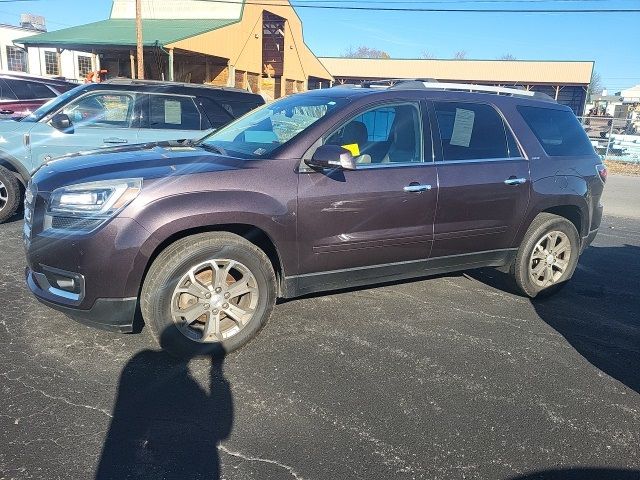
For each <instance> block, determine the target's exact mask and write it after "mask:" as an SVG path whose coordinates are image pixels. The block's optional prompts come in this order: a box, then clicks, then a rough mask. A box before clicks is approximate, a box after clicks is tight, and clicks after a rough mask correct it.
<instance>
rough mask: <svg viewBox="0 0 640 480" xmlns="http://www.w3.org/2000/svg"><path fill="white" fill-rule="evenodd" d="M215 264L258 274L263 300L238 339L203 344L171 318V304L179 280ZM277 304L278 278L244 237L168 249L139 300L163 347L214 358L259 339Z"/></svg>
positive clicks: (212, 237)
mask: <svg viewBox="0 0 640 480" xmlns="http://www.w3.org/2000/svg"><path fill="white" fill-rule="evenodd" d="M212 259H229V260H235V261H237V262H240V263H241V264H243V265H244V266H246V267H247V268H248V269H249V270H250V272H251V273H252V274H253V276H254V277H255V280H256V284H257V287H258V291H259V294H258V301H257V305H256V307H255V309H254V313H253V316H252V317H251V319H250V320H249V321H248V323H246V324H245V325H244V326H243V327H242V329H241V330H240V331H239V332H238V333H236V334H235V335H233V336H231V337H230V338H227V339H225V340H223V341H219V342H210V343H203V342H198V341H195V340H192V339H190V338H187V336H186V335H184V334H183V333H182V332H181V331H180V330H179V329H178V327H177V325H176V324H175V323H174V321H173V320H172V317H171V301H172V295H173V292H174V289H175V288H176V286H177V285H178V282H179V281H180V278H182V276H183V275H185V274H186V273H187V272H188V271H189V269H190V268H192V267H194V266H196V265H198V264H200V263H202V262H206V261H208V260H212ZM275 300H276V276H275V273H274V271H273V267H272V265H271V262H270V261H269V258H268V257H267V256H266V254H265V253H264V252H263V251H262V250H261V249H259V248H258V247H257V246H255V245H254V244H252V243H250V242H248V241H247V240H245V239H244V238H242V237H240V236H239V235H235V234H232V233H228V232H213V233H202V234H197V235H192V236H189V237H186V238H183V239H180V240H178V241H176V242H175V243H172V244H171V245H169V246H168V247H167V248H166V249H165V250H164V251H162V253H160V255H158V257H157V258H156V259H155V261H154V262H153V264H152V265H151V268H150V269H149V272H148V273H147V276H146V279H145V281H144V285H143V287H142V292H141V296H140V309H141V311H142V316H143V318H144V320H145V323H146V324H147V325H148V326H149V328H150V330H151V333H152V334H153V336H154V338H155V339H156V341H157V342H158V344H159V345H160V346H161V347H162V348H163V349H164V350H166V351H167V352H169V353H170V354H172V355H174V356H176V357H179V358H190V357H194V356H202V355H208V356H209V355H210V356H214V357H222V356H224V355H226V354H228V353H231V352H233V351H235V350H237V349H239V348H240V347H242V346H243V345H245V344H246V343H247V342H249V340H251V339H252V338H253V337H255V336H256V335H257V333H258V332H259V331H260V329H261V328H262V327H263V326H264V325H265V323H266V322H267V320H268V319H269V316H270V315H271V311H272V310H273V306H274V304H275Z"/></svg>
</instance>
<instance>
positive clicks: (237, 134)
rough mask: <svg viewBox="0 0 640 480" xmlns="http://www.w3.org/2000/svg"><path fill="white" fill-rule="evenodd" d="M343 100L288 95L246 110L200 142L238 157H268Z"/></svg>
mask: <svg viewBox="0 0 640 480" xmlns="http://www.w3.org/2000/svg"><path fill="white" fill-rule="evenodd" d="M346 102H347V99H345V98H338V99H336V98H332V97H319V96H316V95H311V96H309V95H304V94H302V95H292V96H291V97H287V98H283V99H281V100H277V101H275V102H273V103H270V104H267V105H264V106H262V107H260V108H258V109H256V110H253V111H252V112H249V113H248V114H246V115H245V116H243V117H241V118H239V119H238V120H236V121H235V122H232V123H230V124H229V125H227V126H226V127H224V128H222V129H220V130H218V131H216V132H214V133H212V134H211V135H209V136H208V137H205V138H204V139H203V140H202V142H201V143H202V145H203V146H204V147H207V146H209V147H213V148H216V149H218V150H220V151H223V152H226V153H228V154H229V155H233V156H238V157H241V158H260V157H268V156H269V154H271V152H273V151H274V150H275V149H276V148H278V147H280V146H281V145H283V144H285V143H286V142H288V141H289V140H291V139H293V138H294V137H296V136H297V135H299V134H300V133H302V132H303V131H304V130H305V129H306V128H308V127H309V126H310V125H312V124H314V123H315V122H317V121H318V120H320V119H321V118H322V117H324V116H325V115H327V114H328V113H329V112H331V111H332V110H334V109H335V108H337V107H339V106H341V105H344V104H345V103H346Z"/></svg>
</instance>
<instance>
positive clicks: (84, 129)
mask: <svg viewBox="0 0 640 480" xmlns="http://www.w3.org/2000/svg"><path fill="white" fill-rule="evenodd" d="M262 104H264V99H263V98H262V97H261V96H260V95H257V94H253V93H250V92H247V91H245V90H240V89H235V88H222V87H212V86H208V85H196V84H182V83H171V82H155V81H139V80H129V79H114V80H109V81H106V82H103V83H91V84H85V85H82V86H78V87H76V88H74V89H72V90H69V91H67V92H66V93H64V94H62V95H60V96H59V97H57V98H55V99H52V100H51V101H49V102H48V103H46V104H45V105H43V106H42V107H40V108H38V109H37V110H36V111H34V112H33V113H32V114H30V115H28V116H26V117H25V118H23V119H21V120H20V121H3V122H0V223H1V222H3V221H5V220H6V219H8V218H10V217H11V216H12V215H13V214H14V213H15V212H16V210H17V208H18V205H19V204H20V198H21V191H22V189H23V188H24V186H25V185H26V183H27V182H28V180H29V178H30V176H31V173H32V172H33V171H34V170H36V169H37V168H38V167H39V166H40V165H41V164H42V163H43V162H46V161H48V160H51V159H52V158H56V157H60V156H63V155H66V154H69V153H75V152H80V151H86V150H95V149H97V148H104V147H114V146H123V145H131V144H136V143H148V142H156V141H162V140H174V139H192V138H196V137H202V136H203V135H205V134H206V133H207V132H210V131H212V130H214V129H217V128H220V127H221V126H223V125H225V124H227V123H229V122H230V121H231V120H233V119H235V118H237V117H239V116H241V115H244V114H245V113H247V112H249V111H250V110H253V109H254V108H255V107H257V106H259V105H262Z"/></svg>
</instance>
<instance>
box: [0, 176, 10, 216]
mask: <svg viewBox="0 0 640 480" xmlns="http://www.w3.org/2000/svg"><path fill="white" fill-rule="evenodd" d="M8 201H9V191H8V190H7V187H6V186H5V184H4V183H2V181H0V210H2V209H3V208H4V207H6V206H7V202H8Z"/></svg>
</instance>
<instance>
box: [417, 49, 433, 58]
mask: <svg viewBox="0 0 640 480" xmlns="http://www.w3.org/2000/svg"><path fill="white" fill-rule="evenodd" d="M420 58H424V59H425V60H433V59H434V58H436V56H435V55H434V54H433V53H431V52H430V51H429V50H423V51H422V53H421V54H420Z"/></svg>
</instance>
